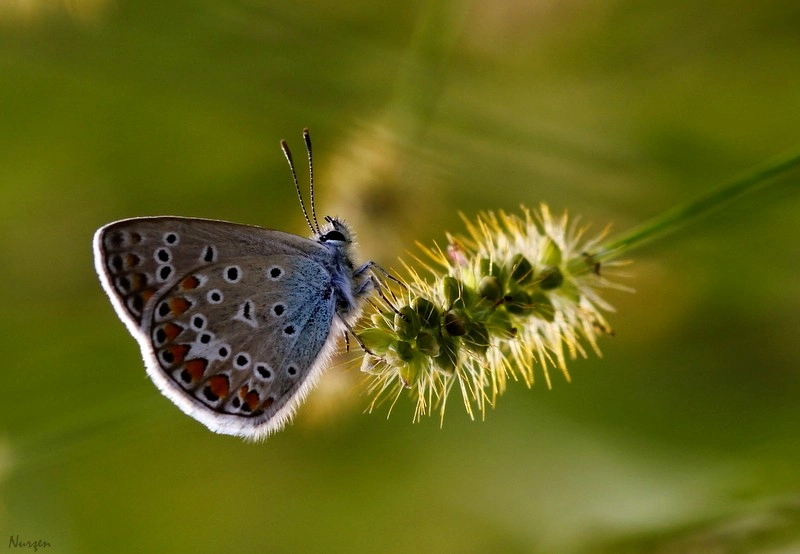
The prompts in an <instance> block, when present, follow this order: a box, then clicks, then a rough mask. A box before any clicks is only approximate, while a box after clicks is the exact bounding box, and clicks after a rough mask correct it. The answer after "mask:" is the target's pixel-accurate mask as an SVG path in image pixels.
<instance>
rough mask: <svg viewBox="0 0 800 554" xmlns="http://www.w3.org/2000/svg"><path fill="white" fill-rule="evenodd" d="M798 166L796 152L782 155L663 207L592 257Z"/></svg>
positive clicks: (656, 233) (676, 225)
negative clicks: (676, 204)
mask: <svg viewBox="0 0 800 554" xmlns="http://www.w3.org/2000/svg"><path fill="white" fill-rule="evenodd" d="M796 167H800V151H798V150H794V151H792V152H789V153H787V154H783V155H781V156H778V157H776V158H773V159H771V160H770V161H768V162H766V163H764V164H763V165H760V166H758V167H756V168H755V169H752V170H750V171H748V172H747V173H745V174H743V175H741V176H740V177H738V178H737V179H734V180H733V181H730V182H729V183H725V184H724V185H722V186H721V187H718V188H715V189H712V190H711V191H709V192H707V193H706V194H703V195H701V196H700V197H698V198H696V199H694V200H691V201H689V202H687V203H686V204H683V205H679V206H676V207H674V208H672V209H670V210H667V211H666V212H664V213H663V214H661V215H659V216H656V217H654V218H653V219H651V220H650V221H647V222H646V223H644V224H642V225H640V226H638V227H635V228H633V229H632V230H630V231H629V232H627V233H625V234H624V235H622V236H620V237H618V238H616V239H614V240H611V241H609V242H607V243H606V244H604V245H603V246H602V247H601V248H600V250H599V251H597V252H595V253H593V256H592V258H593V259H594V260H595V261H598V262H601V261H604V260H609V259H612V258H616V257H617V256H619V255H620V254H621V253H622V252H625V251H627V250H630V249H632V248H634V247H639V246H642V245H644V244H647V243H649V242H650V241H652V240H655V239H656V238H658V237H661V236H663V235H666V234H668V233H671V232H674V231H676V230H678V229H680V228H681V227H683V226H684V225H686V224H688V223H690V222H692V221H694V220H695V219H699V218H700V217H702V216H705V215H708V214H710V213H712V212H714V211H715V210H717V209H719V208H721V207H722V206H723V205H724V204H725V203H726V202H729V201H731V200H734V199H735V198H738V197H739V196H741V195H743V194H744V193H746V192H751V191H754V190H756V189H758V188H759V187H760V186H762V185H764V184H765V183H766V182H767V181H768V180H769V179H772V178H773V177H775V176H777V175H780V174H781V173H784V172H786V171H789V170H790V169H794V168H796Z"/></svg>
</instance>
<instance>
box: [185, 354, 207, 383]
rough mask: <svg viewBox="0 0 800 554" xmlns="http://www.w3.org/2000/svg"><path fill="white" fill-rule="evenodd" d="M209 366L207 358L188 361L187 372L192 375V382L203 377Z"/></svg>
mask: <svg viewBox="0 0 800 554" xmlns="http://www.w3.org/2000/svg"><path fill="white" fill-rule="evenodd" d="M206 367H208V360H206V359H205V358H194V359H192V360H189V361H187V362H186V373H188V374H189V375H190V376H191V377H192V382H193V383H194V382H197V381H199V380H200V379H202V378H203V373H204V372H205V370H206Z"/></svg>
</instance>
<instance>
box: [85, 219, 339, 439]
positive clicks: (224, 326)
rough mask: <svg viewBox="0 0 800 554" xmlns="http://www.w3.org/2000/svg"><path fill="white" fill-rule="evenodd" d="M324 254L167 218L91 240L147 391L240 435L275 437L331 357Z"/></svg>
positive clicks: (252, 232)
mask: <svg viewBox="0 0 800 554" xmlns="http://www.w3.org/2000/svg"><path fill="white" fill-rule="evenodd" d="M329 252H330V251H329V250H327V249H325V248H324V247H322V246H321V245H320V244H319V243H317V242H315V241H313V240H310V239H304V238H302V237H298V236H295V235H291V234H288V233H283V232H280V231H274V230H269V229H261V228H258V227H250V226H244V225H236V224H232V223H225V222H219V221H209V220H197V219H183V218H169V217H163V218H162V217H160V218H140V219H131V220H125V221H120V222H117V223H113V224H110V225H108V226H106V227H104V228H102V229H100V230H99V231H98V232H97V234H96V237H95V258H96V265H97V270H98V273H99V274H100V277H101V281H102V283H103V286H104V288H105V289H106V292H107V293H108V294H109V296H110V297H111V299H112V302H113V304H114V306H115V308H116V310H117V312H118V313H119V315H120V317H121V318H122V319H123V321H125V323H126V325H127V326H128V328H129V329H130V330H131V332H132V334H133V335H134V336H135V337H136V339H137V341H138V342H139V344H140V346H141V349H142V353H143V356H144V358H145V363H146V365H147V370H148V374H149V375H150V377H151V378H152V379H153V381H154V382H155V383H156V385H157V386H158V387H159V388H160V389H161V390H162V392H164V394H166V395H167V396H168V397H169V398H170V399H171V400H172V401H173V402H175V403H176V404H177V405H178V406H179V407H180V408H181V409H183V410H184V411H185V412H186V413H188V414H189V415H192V416H193V417H195V418H197V419H198V420H200V421H201V422H202V423H204V424H205V425H207V426H208V427H209V428H211V429H212V430H215V431H218V432H224V433H229V434H240V435H245V436H263V435H265V434H267V433H268V432H270V431H273V430H276V429H278V428H280V427H281V426H282V425H283V423H284V422H285V420H286V419H288V418H289V417H291V415H292V412H293V410H294V408H295V407H296V405H297V404H299V402H300V401H301V400H302V398H303V397H304V395H305V393H306V392H307V390H308V388H309V387H310V386H311V385H312V384H313V382H314V380H315V379H316V378H317V376H318V373H319V371H320V370H321V369H322V367H323V366H324V365H325V362H326V361H327V359H328V357H329V355H330V351H331V349H332V348H333V342H334V339H333V337H332V333H333V332H335V331H336V330H338V325H337V322H336V321H334V319H335V318H334V314H335V305H334V303H335V291H334V289H333V285H332V282H331V276H330V268H329V267H326V263H327V262H329V261H330V260H329V259H328V256H330V254H329Z"/></svg>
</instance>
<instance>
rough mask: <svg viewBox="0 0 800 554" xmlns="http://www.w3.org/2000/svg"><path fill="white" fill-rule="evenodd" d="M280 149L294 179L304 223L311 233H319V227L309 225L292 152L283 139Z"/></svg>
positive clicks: (309, 221)
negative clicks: (304, 219)
mask: <svg viewBox="0 0 800 554" xmlns="http://www.w3.org/2000/svg"><path fill="white" fill-rule="evenodd" d="M281 150H283V155H284V156H286V161H287V162H289V169H290V170H291V171H292V181H294V190H296V191H297V198H298V199H299V200H300V208H302V210H303V217H305V218H306V225H308V228H309V229H311V232H312V233H316V234H319V229H314V226H313V225H311V220H310V219H308V212H307V211H306V203H305V202H303V194H302V193H301V192H300V183H298V182H297V171H295V169H294V161H293V160H292V152H291V150H289V145H288V144H286V141H285V140H282V141H281ZM311 207H312V209H313V207H314V199H313V198H312V199H311Z"/></svg>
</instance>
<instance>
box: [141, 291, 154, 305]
mask: <svg viewBox="0 0 800 554" xmlns="http://www.w3.org/2000/svg"><path fill="white" fill-rule="evenodd" d="M155 293H156V292H155V291H154V290H153V289H145V290H143V291H142V292H141V293H139V296H140V297H141V298H142V300H143V301H144V303H145V304H147V303H148V302H149V301H150V299H151V298H153V295H154V294H155Z"/></svg>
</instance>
